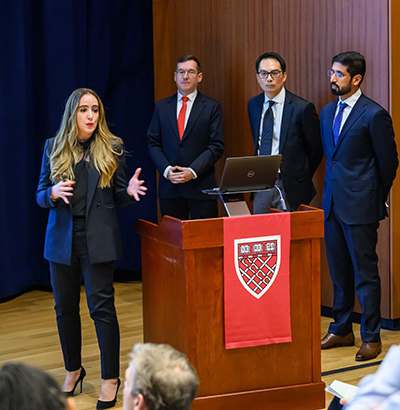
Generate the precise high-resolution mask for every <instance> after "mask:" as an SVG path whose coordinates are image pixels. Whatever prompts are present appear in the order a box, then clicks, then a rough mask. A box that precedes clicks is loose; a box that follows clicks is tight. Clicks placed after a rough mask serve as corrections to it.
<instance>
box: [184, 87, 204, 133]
mask: <svg viewBox="0 0 400 410" xmlns="http://www.w3.org/2000/svg"><path fill="white" fill-rule="evenodd" d="M203 108H204V98H203V95H202V94H201V93H199V92H197V96H196V99H195V100H194V103H193V106H192V109H191V110H190V115H189V118H188V121H187V124H186V127H185V131H184V133H183V136H182V141H183V140H184V139H185V138H186V137H187V136H188V135H189V133H190V131H191V130H192V128H193V126H194V125H195V124H196V121H197V119H198V118H199V115H200V113H201V112H202V110H203Z"/></svg>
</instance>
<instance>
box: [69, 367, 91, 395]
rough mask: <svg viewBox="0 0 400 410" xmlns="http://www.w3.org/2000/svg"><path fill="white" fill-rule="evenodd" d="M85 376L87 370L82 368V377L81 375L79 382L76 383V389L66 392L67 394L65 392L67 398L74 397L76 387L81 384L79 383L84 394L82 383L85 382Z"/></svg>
mask: <svg viewBox="0 0 400 410" xmlns="http://www.w3.org/2000/svg"><path fill="white" fill-rule="evenodd" d="M85 376H86V370H85V368H84V367H83V366H82V368H81V373H80V375H79V377H78V380H77V381H76V383H75V386H74V388H73V389H72V390H71V391H66V392H64V393H65V394H66V396H67V397H72V396H73V395H74V393H75V389H76V386H77V385H78V384H79V382H80V383H81V388H80V393H82V382H83V379H84V378H85Z"/></svg>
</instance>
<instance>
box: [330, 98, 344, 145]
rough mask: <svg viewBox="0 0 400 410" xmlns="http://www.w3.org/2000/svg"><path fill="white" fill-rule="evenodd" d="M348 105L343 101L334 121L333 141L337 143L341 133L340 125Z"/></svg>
mask: <svg viewBox="0 0 400 410" xmlns="http://www.w3.org/2000/svg"><path fill="white" fill-rule="evenodd" d="M346 107H347V104H346V103H344V102H341V103H340V105H339V112H338V113H337V115H336V118H335V121H334V122H333V143H334V144H335V146H336V144H337V142H338V138H339V134H340V125H341V124H342V118H343V111H344V109H345V108H346Z"/></svg>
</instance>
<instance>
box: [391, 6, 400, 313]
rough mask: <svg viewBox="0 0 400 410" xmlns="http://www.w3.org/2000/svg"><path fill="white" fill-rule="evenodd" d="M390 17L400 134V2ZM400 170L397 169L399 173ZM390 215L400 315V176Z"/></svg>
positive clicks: (394, 110) (395, 308)
mask: <svg viewBox="0 0 400 410" xmlns="http://www.w3.org/2000/svg"><path fill="white" fill-rule="evenodd" d="M390 19H391V42H390V45H391V55H390V57H391V59H390V74H391V76H390V77H391V101H392V104H391V105H392V118H393V126H394V130H395V133H397V135H399V134H400V76H399V75H398V69H399V67H400V43H399V39H400V2H399V1H397V0H393V1H391V2H390ZM396 140H397V149H398V151H399V150H400V140H399V138H398V137H397V138H396ZM399 173H400V171H399V170H397V175H399ZM390 205H391V206H390V217H391V222H392V231H391V233H392V235H391V249H390V250H391V253H392V267H391V270H392V272H393V274H392V282H391V295H390V296H391V299H392V303H391V306H392V312H391V314H392V317H395V318H398V317H400V252H399V249H400V212H399V209H400V178H399V177H397V178H396V179H395V181H394V184H393V189H392V197H391V201H390Z"/></svg>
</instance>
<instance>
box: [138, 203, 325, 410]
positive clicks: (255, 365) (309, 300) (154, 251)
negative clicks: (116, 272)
mask: <svg viewBox="0 0 400 410" xmlns="http://www.w3.org/2000/svg"><path fill="white" fill-rule="evenodd" d="M313 214H314V218H312V215H313ZM290 216H291V232H293V234H294V238H293V239H292V240H291V245H290V298H291V302H290V303H291V330H292V341H291V342H290V343H282V344H271V345H267V346H256V347H252V348H242V349H228V350H227V349H226V348H225V345H224V314H223V312H224V302H223V301H224V295H223V288H224V276H223V241H222V240H221V242H217V241H214V243H215V245H214V246H213V247H210V246H209V244H208V241H209V238H211V240H213V238H214V237H217V238H221V239H222V238H223V236H222V232H223V225H222V219H213V220H204V221H184V222H183V221H182V222H181V223H180V224H178V223H177V222H176V220H173V219H172V218H170V219H167V218H165V219H164V220H163V221H162V223H161V224H160V225H159V227H158V230H157V229H156V228H155V226H154V225H147V224H146V223H145V222H144V221H141V222H140V225H139V231H140V233H141V236H142V264H143V265H142V266H143V269H142V277H143V317H144V340H145V341H148V342H157V343H160V342H163V343H169V344H171V345H172V346H174V347H176V348H177V349H179V350H181V351H183V352H185V353H186V354H187V355H188V357H189V360H191V361H192V362H193V364H194V365H195V367H196V369H197V372H198V375H199V378H200V389H199V397H200V398H202V401H201V405H200V404H197V402H196V403H195V405H194V408H199V409H202V408H205V407H204V406H205V405H206V404H205V402H204V400H203V399H204V398H205V397H207V398H210V400H209V402H208V406H211V408H216V409H218V408H223V406H227V407H225V408H230V409H232V410H233V409H236V408H240V407H238V403H240V402H241V400H239V399H237V400H235V399H234V397H233V396H235V395H239V396H240V398H243V395H244V394H246V393H248V394H249V400H251V403H254V406H255V403H256V402H257V400H258V402H259V403H260V401H261V402H263V403H265V402H267V403H271V400H273V401H274V404H275V405H282V406H283V407H281V408H282V409H283V408H291V409H295V408H298V409H300V408H304V406H306V407H307V408H318V406H321V403H322V402H323V401H321V400H322V398H323V385H322V383H321V362H320V327H319V326H320V323H319V316H320V272H319V270H320V248H319V241H320V238H321V237H322V236H323V212H322V211H321V210H318V209H312V208H310V207H304V210H303V211H299V212H296V213H292V214H291V215H290ZM164 222H166V223H164ZM201 225H202V227H201ZM312 225H318V226H317V227H316V228H315V229H314V228H313V226H312ZM166 226H169V229H170V230H171V229H175V230H177V232H170V237H171V238H177V241H176V242H174V241H173V240H171V241H170V242H166V241H165V236H166V235H165V230H166ZM216 227H217V228H216ZM217 230H219V231H220V232H217ZM158 231H159V234H158ZM194 232H197V237H196V238H195V237H194V236H193V233H194ZM313 233H315V234H316V235H317V237H314V238H313V237H311V234H313ZM186 237H187V238H186ZM182 244H187V246H186V247H181V245H182ZM191 244H193V245H195V246H190V245H191ZM292 363H297V365H296V366H294V367H293V366H291V364H292ZM288 368H291V371H290V372H287V369H288ZM232 375H235V377H231V376H232ZM285 386H288V389H289V390H290V397H289V396H288V392H286V393H285V391H284V389H283V387H285ZM303 389H304V391H303ZM298 392H300V393H298ZM306 392H308V393H306ZM210 396H212V398H211V397H210ZM214 396H216V397H214ZM222 396H223V397H222ZM257 396H258V397H257ZM303 397H307V399H306V401H305V402H304V401H303ZM234 402H236V405H235V406H233V405H232V403H234ZM259 405H261V404H259ZM254 406H253V408H256V409H258V408H262V407H257V406H255V407H254ZM271 406H272V403H271ZM301 406H303V407H301ZM266 408H268V407H266ZM270 408H273V407H270Z"/></svg>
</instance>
